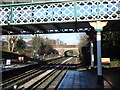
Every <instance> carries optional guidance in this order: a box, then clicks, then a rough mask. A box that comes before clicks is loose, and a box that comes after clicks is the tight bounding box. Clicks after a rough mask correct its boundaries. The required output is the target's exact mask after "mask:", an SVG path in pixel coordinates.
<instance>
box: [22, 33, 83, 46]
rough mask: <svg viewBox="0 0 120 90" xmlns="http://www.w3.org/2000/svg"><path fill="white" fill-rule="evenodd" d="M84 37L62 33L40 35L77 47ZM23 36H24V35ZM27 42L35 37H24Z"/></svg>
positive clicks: (78, 34) (80, 34) (77, 34)
mask: <svg viewBox="0 0 120 90" xmlns="http://www.w3.org/2000/svg"><path fill="white" fill-rule="evenodd" d="M82 35H84V33H60V34H40V36H42V37H43V38H46V37H47V38H49V39H54V40H57V39H59V40H61V41H63V43H66V44H67V45H77V44H78V43H79V42H80V41H79V40H80V36H82ZM22 36H23V35H22ZM24 36H25V37H26V38H24V40H25V41H28V40H31V39H32V37H34V36H33V35H24Z"/></svg>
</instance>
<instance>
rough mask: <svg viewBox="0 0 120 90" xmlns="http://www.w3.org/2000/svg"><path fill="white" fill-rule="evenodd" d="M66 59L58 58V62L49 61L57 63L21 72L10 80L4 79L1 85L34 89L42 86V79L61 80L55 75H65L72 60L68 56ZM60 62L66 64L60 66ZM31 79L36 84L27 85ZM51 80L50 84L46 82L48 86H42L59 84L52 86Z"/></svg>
mask: <svg viewBox="0 0 120 90" xmlns="http://www.w3.org/2000/svg"><path fill="white" fill-rule="evenodd" d="M64 59H65V60H62V59H60V60H58V61H57V60H56V61H57V63H56V62H54V63H53V62H52V63H49V65H50V64H57V65H51V66H41V67H40V68H37V69H33V70H30V71H27V72H26V73H24V74H21V75H19V76H15V77H13V78H11V79H8V80H5V81H3V83H2V85H1V86H2V87H3V90H5V89H13V88H18V89H23V88H25V89H30V88H33V89H36V88H40V85H42V83H41V82H40V81H42V82H43V83H44V82H46V80H49V77H51V78H53V79H54V81H60V79H59V80H57V79H56V78H55V77H58V76H61V78H62V76H64V74H65V73H66V72H67V69H65V68H66V67H67V68H68V64H69V65H70V61H71V60H66V58H64ZM68 62H69V63H68ZM71 62H72V61H71ZM60 63H61V64H64V63H66V64H65V66H60ZM43 68H44V69H43ZM64 69H65V70H64ZM45 75H46V76H45ZM48 76H49V77H48ZM53 76H55V77H53ZM47 77H48V78H47ZM38 78H39V79H38ZM40 78H41V79H40ZM45 78H46V79H45ZM35 79H36V80H35ZM44 80H45V81H44ZM30 81H33V82H34V84H29V85H28V86H27V84H28V82H30ZM49 81H50V82H49V84H45V85H46V86H42V87H41V88H49V87H54V88H55V86H57V84H56V85H55V84H53V85H54V86H51V85H52V83H53V82H52V80H49ZM47 82H48V81H47ZM50 83H51V84H50ZM58 83H59V82H58ZM24 85H25V86H24Z"/></svg>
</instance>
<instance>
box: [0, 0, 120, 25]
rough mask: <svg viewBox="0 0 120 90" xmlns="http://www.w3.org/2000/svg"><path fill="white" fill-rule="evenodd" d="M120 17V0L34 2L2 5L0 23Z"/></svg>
mask: <svg viewBox="0 0 120 90" xmlns="http://www.w3.org/2000/svg"><path fill="white" fill-rule="evenodd" d="M118 19H120V1H119V0H110V1H108V0H103V1H102V2H100V1H99V2H97V1H62V2H36V3H35V2H34V3H23V4H10V5H1V6H0V25H8V23H9V24H12V25H14V24H30V23H53V22H57V23H60V22H61V23H62V22H76V21H77V22H81V21H96V20H118Z"/></svg>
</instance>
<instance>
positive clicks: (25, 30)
mask: <svg viewBox="0 0 120 90" xmlns="http://www.w3.org/2000/svg"><path fill="white" fill-rule="evenodd" d="M0 30H1V31H2V35H9V34H13V35H17V34H50V33H79V32H87V31H88V32H89V31H91V30H94V29H93V27H91V26H90V24H89V23H88V22H81V23H76V22H74V23H51V24H29V25H10V26H2V27H1V28H0ZM103 31H120V20H116V21H109V22H108V24H107V25H106V26H105V27H104V28H103Z"/></svg>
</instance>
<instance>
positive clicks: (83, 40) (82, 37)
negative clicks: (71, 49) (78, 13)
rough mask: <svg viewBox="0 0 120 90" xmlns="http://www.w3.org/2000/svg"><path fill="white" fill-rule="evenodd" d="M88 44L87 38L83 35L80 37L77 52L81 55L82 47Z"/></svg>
mask: <svg viewBox="0 0 120 90" xmlns="http://www.w3.org/2000/svg"><path fill="white" fill-rule="evenodd" d="M88 43H89V40H88V36H87V35H86V34H84V35H83V36H80V43H79V45H78V51H79V53H80V54H82V50H81V49H82V47H83V46H86V45H87V44H88Z"/></svg>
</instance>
